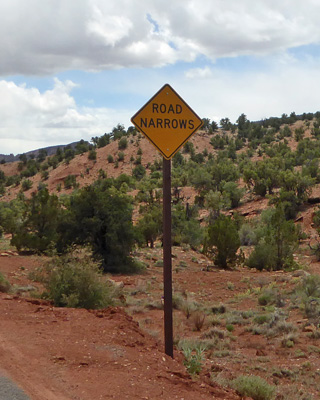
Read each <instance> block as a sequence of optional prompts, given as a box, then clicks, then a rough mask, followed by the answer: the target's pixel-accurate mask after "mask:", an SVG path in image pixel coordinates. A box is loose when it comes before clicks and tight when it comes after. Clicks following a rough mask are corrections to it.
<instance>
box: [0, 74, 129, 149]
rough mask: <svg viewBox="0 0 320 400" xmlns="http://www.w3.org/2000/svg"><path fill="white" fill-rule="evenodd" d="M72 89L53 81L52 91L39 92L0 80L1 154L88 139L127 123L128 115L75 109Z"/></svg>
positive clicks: (68, 83)
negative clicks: (123, 121) (123, 122)
mask: <svg viewBox="0 0 320 400" xmlns="http://www.w3.org/2000/svg"><path fill="white" fill-rule="evenodd" d="M74 86H75V85H74V83H72V82H70V81H67V82H61V81H59V80H58V79H55V80H54V87H53V89H51V90H47V91H45V92H44V93H40V91H39V90H38V89H36V88H27V87H26V86H25V85H22V86H17V85H15V84H14V83H13V82H7V81H0V121H1V122H0V153H1V154H7V153H15V154H17V153H21V152H26V151H29V150H33V149H36V148H39V147H44V146H50V145H59V144H67V143H70V142H73V141H77V140H80V139H86V140H90V139H91V137H92V136H100V135H102V134H103V133H105V132H109V131H111V129H112V127H113V126H115V125H116V124H117V123H118V122H121V121H122V120H129V116H130V115H131V114H130V112H126V111H117V112H115V110H111V109H107V108H89V107H82V108H79V107H77V105H76V103H75V101H74V98H73V97H72V96H71V94H70V92H71V90H72V88H73V87H74ZM119 118H122V119H120V120H119Z"/></svg>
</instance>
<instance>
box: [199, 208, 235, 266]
mask: <svg viewBox="0 0 320 400" xmlns="http://www.w3.org/2000/svg"><path fill="white" fill-rule="evenodd" d="M205 247H206V251H207V252H212V251H213V252H214V253H215V255H214V260H215V264H216V265H218V266H219V267H222V268H227V267H228V266H229V267H230V266H232V265H233V264H234V262H235V261H236V260H237V251H238V249H239V247H240V239H239V234H238V231H237V226H236V223H235V221H234V220H233V219H231V218H230V217H227V216H225V215H223V214H220V216H219V217H218V218H217V219H216V220H215V221H214V222H213V223H212V224H211V225H210V226H209V228H208V239H207V243H206V244H205Z"/></svg>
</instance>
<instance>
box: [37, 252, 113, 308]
mask: <svg viewBox="0 0 320 400" xmlns="http://www.w3.org/2000/svg"><path fill="white" fill-rule="evenodd" d="M101 278H102V273H101V271H100V269H99V267H98V263H96V262H94V261H93V260H92V258H91V257H90V255H89V254H86V253H84V252H81V251H80V250H74V251H72V252H70V253H68V254H66V255H64V256H61V257H55V258H53V259H52V260H51V261H50V262H49V263H48V264H47V265H46V267H45V278H44V285H45V288H46V291H47V292H46V297H48V298H49V299H50V300H52V301H53V302H54V305H55V306H57V307H77V308H87V309H96V308H105V307H107V306H109V305H111V304H112V302H113V300H112V296H113V292H114V289H113V288H112V287H111V286H110V285H109V286H108V284H107V283H105V282H103V281H102V279H101Z"/></svg>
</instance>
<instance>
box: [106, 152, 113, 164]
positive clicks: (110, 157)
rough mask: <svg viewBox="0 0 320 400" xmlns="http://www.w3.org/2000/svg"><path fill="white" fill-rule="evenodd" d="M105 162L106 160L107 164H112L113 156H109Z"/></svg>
mask: <svg viewBox="0 0 320 400" xmlns="http://www.w3.org/2000/svg"><path fill="white" fill-rule="evenodd" d="M107 160H108V163H109V164H111V163H113V161H114V160H113V156H112V155H111V154H109V155H108V158H107Z"/></svg>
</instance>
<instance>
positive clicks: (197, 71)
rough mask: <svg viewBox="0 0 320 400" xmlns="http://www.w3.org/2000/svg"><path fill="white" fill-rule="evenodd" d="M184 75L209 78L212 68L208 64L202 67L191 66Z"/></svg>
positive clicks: (189, 77)
mask: <svg viewBox="0 0 320 400" xmlns="http://www.w3.org/2000/svg"><path fill="white" fill-rule="evenodd" d="M185 76H186V78H188V79H195V78H202V79H204V78H209V77H211V76H212V70H211V68H210V67H208V66H206V67H203V68H191V69H189V70H188V71H186V73H185Z"/></svg>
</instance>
